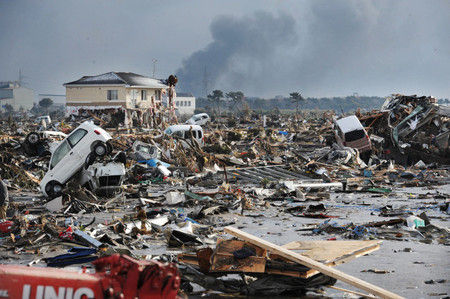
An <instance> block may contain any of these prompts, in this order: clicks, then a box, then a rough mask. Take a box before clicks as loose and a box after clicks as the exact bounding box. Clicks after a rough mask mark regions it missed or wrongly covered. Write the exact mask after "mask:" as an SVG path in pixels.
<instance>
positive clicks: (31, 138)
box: [25, 132, 40, 144]
mask: <svg viewBox="0 0 450 299" xmlns="http://www.w3.org/2000/svg"><path fill="white" fill-rule="evenodd" d="M39 139H40V138H39V134H38V133H36V132H31V133H30V134H28V135H27V137H26V138H25V140H26V141H27V142H28V143H29V144H36V143H38V141H39Z"/></svg>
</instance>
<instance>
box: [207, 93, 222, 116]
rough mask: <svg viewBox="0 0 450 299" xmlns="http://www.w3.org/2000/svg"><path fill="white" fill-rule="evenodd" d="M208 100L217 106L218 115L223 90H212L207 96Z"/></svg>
mask: <svg viewBox="0 0 450 299" xmlns="http://www.w3.org/2000/svg"><path fill="white" fill-rule="evenodd" d="M207 97H208V100H209V101H211V102H212V104H213V105H215V106H216V107H217V111H218V114H219V115H220V105H221V103H222V101H223V92H222V91H221V90H218V89H216V90H213V92H212V93H210V94H209V95H208V96H207Z"/></svg>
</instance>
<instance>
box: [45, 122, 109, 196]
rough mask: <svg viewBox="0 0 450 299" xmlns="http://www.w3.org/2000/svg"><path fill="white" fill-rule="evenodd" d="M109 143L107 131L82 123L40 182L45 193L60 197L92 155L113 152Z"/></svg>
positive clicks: (54, 154)
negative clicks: (68, 182) (64, 188)
mask: <svg viewBox="0 0 450 299" xmlns="http://www.w3.org/2000/svg"><path fill="white" fill-rule="evenodd" d="M109 140H111V135H109V133H108V132H106V131H105V130H103V129H102V128H100V127H98V126H96V125H94V124H93V123H91V122H88V121H85V122H83V123H82V124H81V125H80V126H79V127H78V128H76V129H75V130H73V132H72V133H70V135H68V136H67V137H66V138H65V139H64V140H63V141H61V142H60V143H59V144H58V146H57V147H56V148H55V150H54V151H53V152H52V157H51V159H50V164H49V167H48V171H47V173H46V174H45V176H44V178H43V179H42V181H41V183H40V187H41V191H42V193H44V195H46V196H49V197H52V198H53V197H56V196H59V195H60V194H61V191H62V189H63V186H64V184H65V183H66V182H67V181H68V180H69V179H71V178H72V177H73V176H74V175H75V174H76V173H77V172H78V171H79V170H80V169H81V168H82V167H83V165H85V161H86V160H87V159H89V158H90V157H92V155H90V154H91V153H93V155H95V156H98V157H103V156H105V155H106V154H107V153H110V152H111V151H112V147H111V145H109V143H107V142H108V141H109Z"/></svg>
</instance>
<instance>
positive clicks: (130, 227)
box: [0, 95, 450, 298]
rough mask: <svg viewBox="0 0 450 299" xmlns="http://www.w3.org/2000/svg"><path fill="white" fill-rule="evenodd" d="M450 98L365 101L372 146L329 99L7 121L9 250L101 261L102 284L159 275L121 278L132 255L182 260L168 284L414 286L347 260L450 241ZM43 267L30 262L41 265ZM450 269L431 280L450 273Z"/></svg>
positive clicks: (283, 289) (28, 257)
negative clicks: (302, 104) (254, 110)
mask: <svg viewBox="0 0 450 299" xmlns="http://www.w3.org/2000/svg"><path fill="white" fill-rule="evenodd" d="M448 111H449V110H448V109H447V108H443V107H440V106H438V105H436V104H435V100H434V99H433V98H431V97H417V96H402V95H394V96H393V97H391V98H389V99H388V100H387V102H386V103H385V105H383V107H382V109H381V110H380V111H373V112H369V113H365V114H362V113H360V112H358V111H357V112H356V114H355V116H351V117H350V118H348V119H352V121H358V124H359V125H358V128H360V124H362V126H361V128H362V129H363V133H364V134H363V135H361V136H359V135H358V136H359V137H361V138H363V139H364V142H365V145H370V146H371V148H372V150H371V151H366V149H367V148H366V146H365V145H364V146H363V147H364V150H362V151H361V152H360V150H361V149H362V147H361V146H359V145H354V144H352V140H349V139H348V140H347V141H345V140H343V139H342V138H344V139H345V138H348V137H349V136H350V135H348V136H346V135H345V134H346V132H347V131H348V132H353V131H351V130H350V131H349V130H347V131H346V132H344V131H342V130H343V128H342V126H343V124H342V121H341V122H339V121H336V118H333V116H332V115H331V114H330V113H323V114H318V113H316V114H312V115H309V116H304V119H303V121H301V122H298V123H297V122H295V118H294V117H293V116H290V115H288V114H286V115H264V116H261V115H257V114H254V115H252V116H249V115H242V116H241V117H236V116H230V117H226V116H221V117H215V118H214V119H211V118H210V117H209V116H208V115H206V116H205V115H203V114H199V115H196V116H195V117H193V118H192V119H191V120H190V121H188V122H187V123H188V124H186V125H172V126H170V123H169V122H168V121H167V122H166V121H164V119H162V120H161V126H160V127H159V128H158V129H148V128H143V127H140V126H134V127H133V128H131V129H130V128H129V127H128V128H127V127H126V126H125V124H122V123H118V122H115V121H114V118H115V116H114V115H113V114H108V113H105V114H97V115H92V114H89V113H87V114H86V113H80V115H79V116H77V117H73V116H72V117H69V118H65V119H53V120H52V121H48V120H46V118H43V121H42V122H39V124H35V123H33V122H25V121H24V122H23V123H22V124H21V125H20V130H18V129H17V128H16V127H14V126H11V125H10V124H9V123H8V122H2V123H1V125H0V130H1V132H0V150H1V151H0V176H1V179H2V180H3V182H4V183H5V184H6V186H7V187H8V191H9V198H10V201H9V206H8V207H7V219H4V220H0V237H1V239H0V246H1V250H0V255H1V256H2V259H3V263H4V264H21V265H28V266H31V265H38V266H40V267H43V266H47V267H57V268H63V267H65V266H69V265H70V266H71V267H86V269H87V270H85V271H88V272H96V274H86V273H85V274H82V276H83V277H84V278H83V279H86V280H88V279H93V280H95V281H96V284H99V283H100V281H102V280H103V279H112V280H114V279H122V281H121V282H120V283H119V284H120V285H121V287H120V288H119V289H114V291H117V292H118V293H122V294H124V295H125V297H127V296H128V295H130V296H139V295H142V294H145V293H140V292H145V290H144V288H143V287H141V288H140V289H139V288H138V289H136V287H135V282H132V281H131V278H129V279H128V281H127V279H126V277H124V276H120V277H121V278H118V277H115V278H113V277H111V276H109V278H106V277H108V275H112V274H111V273H110V274H106V272H105V269H106V268H108V267H111V269H116V270H114V271H117V272H114V273H119V272H120V271H121V270H120V269H119V268H120V267H119V266H118V264H117V263H119V262H124V263H127V264H129V265H130V268H127V269H128V270H127V271H128V273H130V271H138V270H137V269H138V267H137V265H140V264H142V265H145V266H144V269H147V270H142V269H141V268H139V269H141V270H139V271H141V272H140V273H138V274H136V275H140V277H142V279H144V280H145V283H153V281H154V280H153V279H156V280H157V279H159V278H151V277H153V276H152V275H154V273H156V272H153V271H157V270H155V269H159V270H158V271H163V272H164V273H167V275H170V277H171V281H172V282H173V284H172V285H171V286H170V287H169V286H167V285H166V284H165V283H162V282H161V281H159V280H158V281H159V282H157V283H156V284H152V285H153V287H152V290H153V291H155V290H162V289H164V292H167V293H166V294H167V297H171V296H172V297H173V296H175V295H176V294H177V293H178V294H183V293H184V294H186V295H207V294H209V293H210V292H212V291H213V292H214V294H217V293H227V294H232V295H238V294H239V295H248V296H261V295H265V296H268V295H270V296H273V295H275V296H281V295H294V296H302V295H305V294H307V293H309V294H315V295H317V296H320V295H324V296H325V295H326V294H328V292H342V291H344V292H350V293H351V292H353V293H356V294H361V293H358V292H356V291H352V290H345V289H342V288H341V287H340V286H339V283H340V282H341V281H343V282H345V283H349V284H351V285H353V286H356V287H357V288H359V289H361V290H363V291H365V292H369V293H370V294H374V295H377V296H385V297H388V298H399V296H397V295H396V294H393V293H391V292H389V291H387V290H384V289H381V288H379V287H376V286H374V285H372V284H370V283H368V282H367V281H363V280H362V279H358V278H356V277H353V276H350V275H348V274H345V273H343V272H341V271H338V270H337V269H335V268H332V267H335V266H336V265H339V264H343V263H347V262H350V261H351V262H350V264H353V265H354V266H353V267H357V265H358V261H359V260H361V261H363V260H370V258H371V257H372V254H375V253H374V252H375V251H377V250H379V249H382V248H383V246H384V243H382V241H383V242H386V244H389V245H388V246H389V247H392V246H393V245H392V244H399V245H397V248H396V249H393V250H392V252H394V253H395V252H397V254H400V253H401V252H415V249H414V246H411V244H420V245H421V246H422V245H423V246H437V248H441V247H442V246H446V245H447V246H448V245H449V244H450V243H449V239H448V237H449V229H448V227H447V226H446V222H447V221H448V219H449V218H448V217H449V216H448V214H449V192H448V185H449V183H450V181H449V176H448V171H449V169H450V168H449V166H448V165H449V163H448V157H450V155H449V147H448V137H449V132H450V131H449V129H450V124H449V115H448ZM204 116H205V117H204ZM341 119H342V118H341ZM230 122H233V126H229V123H230ZM359 122H360V123H359ZM94 123H97V124H98V125H101V126H98V125H95V124H94ZM110 123H114V127H109V126H110V125H109V124H110ZM44 124H45V125H44ZM199 124H200V125H201V126H200V125H199ZM338 124H340V128H339V130H341V133H342V134H340V133H339V132H337V133H336V131H338V129H337V127H336V125H338ZM346 124H347V125H348V123H346ZM348 128H349V126H347V127H346V129H348ZM352 134H353V133H352ZM355 134H356V133H355ZM358 134H359V133H358ZM336 136H338V139H336ZM339 136H340V137H339ZM350 137H351V136H350ZM353 137H354V136H353ZM359 137H358V138H359ZM350 139H352V138H350ZM355 140H356V139H354V138H353V141H355ZM358 148H359V149H358ZM362 154H364V155H362ZM230 226H233V227H230ZM227 227H228V228H227ZM236 227H237V228H242V229H243V230H245V231H251V232H252V233H254V234H255V235H254V236H253V237H254V240H259V236H261V238H260V239H263V240H264V239H267V240H268V241H267V243H261V242H262V241H258V242H260V243H258V242H256V243H255V242H252V241H249V239H248V238H241V237H239V236H238V239H229V238H227V235H226V232H228V233H230V232H234V235H235V236H237V233H236V232H237V231H238V230H236ZM246 236H247V237H248V235H246ZM257 236H258V237H257ZM253 237H252V238H253ZM269 241H270V242H273V243H276V244H282V243H283V242H284V243H287V244H286V245H283V246H276V245H274V244H272V243H270V244H272V245H273V246H272V245H270V246H269ZM265 242H266V241H265ZM404 242H408V245H405V244H406V243H404ZM264 244H265V245H264ZM266 245H267V246H266ZM406 246H407V247H406ZM399 247H401V248H405V247H406V248H408V249H409V251H403V249H399ZM280 248H281V249H280ZM406 248H405V249H406ZM299 252H301V255H300V254H298V253H299ZM380 252H381V250H380ZM369 253H370V254H371V255H370V256H369V257H365V256H364V255H367V254H369ZM394 253H393V254H394ZM382 255H383V257H384V259H386V260H390V259H394V258H393V256H390V255H389V253H388V252H386V251H384V252H383V253H382ZM108 256H109V257H108ZM363 256H364V257H363ZM356 258H360V259H358V260H357V261H355V260H354V259H356ZM133 259H138V260H152V261H139V262H138V261H135V260H133ZM305 261H307V262H305ZM167 263H169V266H168V265H166V264H167ZM108 264H110V266H108ZM100 265H101V266H100ZM175 265H176V266H177V267H178V269H179V270H176V267H175ZM415 265H422V264H415ZM0 267H1V268H2V271H3V270H5V271H6V272H4V273H9V274H3V272H2V274H0V275H23V274H21V273H23V271H24V270H23V268H21V267H20V266H14V267H13V266H11V267H8V266H6V265H1V266H0ZM117 267H119V268H117ZM357 268H358V267H357ZM32 269H33V270H32V271H30V272H29V274H27V275H30V276H38V275H39V273H40V271H41V270H37V269H35V268H32ZM330 269H331V270H330ZM380 269H382V270H380ZM383 269H384V270H383ZM386 269H387V270H386ZM177 271H179V273H180V276H178V272H177ZM401 271H402V270H401V269H398V268H395V266H394V265H392V266H390V265H384V266H383V265H378V264H373V265H369V264H368V263H367V262H364V266H361V267H359V268H358V269H357V271H353V273H354V276H358V275H359V274H361V277H364V278H365V279H367V280H368V281H369V280H371V279H372V278H371V277H373V275H372V276H365V275H366V274H367V275H370V274H373V273H376V274H385V275H386V276H388V275H389V277H391V278H390V279H392V280H393V279H394V278H392V277H394V276H395V275H400V274H399V273H401ZM51 273H52V274H51V275H53V276H55V277H57V276H58V275H65V276H66V275H67V277H72V276H71V274H67V273H73V272H67V271H66V270H62V269H61V270H54V272H51ZM62 273H65V274H62ZM80 275H81V274H80ZM362 275H364V276H362ZM381 276H383V275H381ZM80 277H81V276H80ZM89 277H91V278H89ZM144 277H145V278H144ZM441 280H442V279H441ZM441 280H440V279H439V278H438V277H433V279H428V280H424V279H421V280H420V281H425V284H429V285H430V287H431V286H432V285H435V284H434V282H438V284H443V285H444V284H446V283H447V282H446V281H444V280H442V282H440V281H441ZM1 281H4V279H0V289H1V290H4V289H7V286H6V285H2V284H1ZM431 281H433V282H431ZM334 284H337V286H333V285H334ZM46 285H50V284H48V283H47V282H46ZM52 285H53V286H54V288H55V290H56V287H57V286H59V285H58V284H52ZM131 287H134V288H135V289H134V291H133V292H134V293H132V292H131V291H130V290H131V289H130V288H131ZM328 287H331V288H328ZM24 288H25V286H24ZM31 288H33V286H32V287H31ZM93 288H94V286H93ZM95 288H96V289H95V291H94V293H95V294H97V292H98V291H99V290H100V289H99V286H97V287H95ZM384 288H385V289H389V288H388V287H384ZM400 289H406V286H404V287H403V286H398V287H397V289H396V290H400ZM8 290H9V289H8ZM24 290H25V289H24ZM27 290H28V292H32V294H34V293H33V292H35V290H34V289H27ZM67 290H68V289H67ZM92 290H94V289H92ZM427 290H428V291H430V289H427ZM439 290H440V289H439ZM439 290H437V291H438V292H439V293H440V291H439ZM73 291H74V292H75V287H74V289H73ZM46 292H47V291H46ZM49 292H50V289H49ZM52 292H56V291H53V290H52ZM136 292H137V293H136ZM396 293H398V292H397V291H396ZM10 294H16V293H14V292H13V291H12V290H11V291H10ZM55 294H56V293H55ZM169 294H170V295H169ZM424 294H425V293H424ZM363 295H367V296H368V297H371V295H368V294H366V293H364V294H363ZM400 295H404V296H406V297H408V296H407V295H405V293H402V294H400ZM59 296H60V297H61V296H62V295H59ZM127 298H128V297H127Z"/></svg>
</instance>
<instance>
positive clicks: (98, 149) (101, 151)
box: [92, 142, 108, 157]
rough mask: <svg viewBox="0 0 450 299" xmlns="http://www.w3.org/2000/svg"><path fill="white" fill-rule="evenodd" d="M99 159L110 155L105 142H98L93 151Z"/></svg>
mask: <svg viewBox="0 0 450 299" xmlns="http://www.w3.org/2000/svg"><path fill="white" fill-rule="evenodd" d="M92 151H93V152H94V153H95V155H96V156H97V157H103V156H105V155H106V154H107V153H108V147H107V146H106V144H105V143H103V142H97V143H96V144H94V146H93V150H92Z"/></svg>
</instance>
